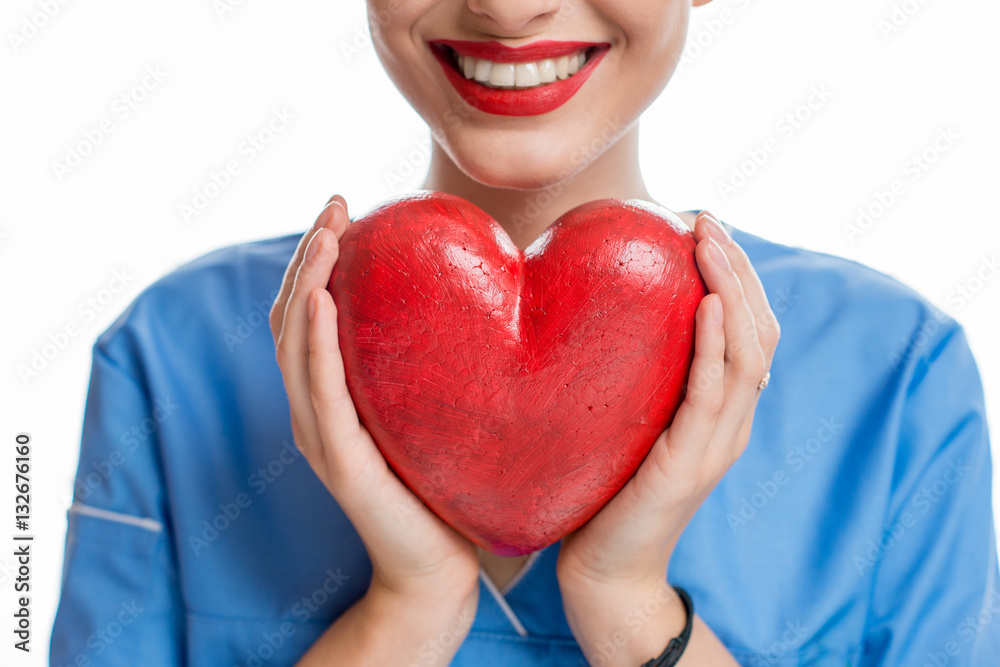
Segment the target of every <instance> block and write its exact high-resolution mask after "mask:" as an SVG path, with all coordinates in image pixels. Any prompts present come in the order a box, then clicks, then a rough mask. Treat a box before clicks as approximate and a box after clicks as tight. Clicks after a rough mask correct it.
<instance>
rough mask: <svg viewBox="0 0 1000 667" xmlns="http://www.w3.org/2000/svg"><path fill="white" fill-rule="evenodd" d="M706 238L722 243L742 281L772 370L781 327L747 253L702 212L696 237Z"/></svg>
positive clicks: (716, 222) (715, 220) (696, 221)
mask: <svg viewBox="0 0 1000 667" xmlns="http://www.w3.org/2000/svg"><path fill="white" fill-rule="evenodd" d="M706 236H710V237H711V238H714V239H715V240H716V241H717V242H718V243H719V245H720V246H721V247H722V249H723V251H724V252H725V253H726V257H727V259H729V263H730V265H731V266H732V267H733V270H734V271H735V272H736V275H737V276H738V277H739V279H740V284H741V285H742V286H743V292H744V294H745V295H746V299H747V303H749V304H750V310H751V312H752V313H753V316H754V323H755V324H756V326H757V337H758V339H759V340H760V341H761V343H762V345H763V347H764V352H765V356H766V358H767V368H770V367H771V358H772V357H773V355H774V350H775V348H776V347H777V345H778V338H779V337H780V335H781V327H780V326H779V324H778V318H777V317H776V316H775V315H774V311H773V310H772V309H771V305H770V304H769V303H768V300H767V292H765V290H764V285H763V284H762V283H761V281H760V277H759V276H758V275H757V272H756V271H755V270H754V268H753V265H752V264H751V263H750V258H749V257H748V256H747V254H746V251H744V250H743V248H741V247H740V245H739V244H738V243H736V241H734V240H733V239H732V237H731V236H729V234H728V233H727V232H726V230H725V228H724V227H723V225H722V223H721V222H719V219H718V218H716V217H715V216H714V215H712V214H711V213H710V212H708V211H702V212H701V213H699V214H698V217H697V218H696V220H695V238H696V239H697V240H699V241H700V240H701V239H703V238H705V237H706Z"/></svg>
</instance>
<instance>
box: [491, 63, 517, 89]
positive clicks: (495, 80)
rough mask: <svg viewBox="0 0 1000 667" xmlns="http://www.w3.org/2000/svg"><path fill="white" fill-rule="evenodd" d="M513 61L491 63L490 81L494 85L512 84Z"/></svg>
mask: <svg viewBox="0 0 1000 667" xmlns="http://www.w3.org/2000/svg"><path fill="white" fill-rule="evenodd" d="M514 81H515V79H514V63H493V71H492V72H491V73H490V83H491V84H493V85H494V86H513V85H514Z"/></svg>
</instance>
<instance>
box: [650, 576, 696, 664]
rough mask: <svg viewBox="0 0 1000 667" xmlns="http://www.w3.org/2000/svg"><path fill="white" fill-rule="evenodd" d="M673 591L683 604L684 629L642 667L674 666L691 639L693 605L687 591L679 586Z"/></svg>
mask: <svg viewBox="0 0 1000 667" xmlns="http://www.w3.org/2000/svg"><path fill="white" fill-rule="evenodd" d="M674 590H675V591H677V595H679V596H680V598H681V602H683V603H684V611H685V612H686V613H687V620H686V621H685V623H684V629H683V630H681V633H680V634H679V635H677V636H676V637H674V638H673V639H671V640H670V643H669V644H667V648H666V649H664V651H663V653H661V654H660V655H659V656H658V657H656V658H653V659H652V660H650V661H649V662H644V663H643V664H642V667H672V665H676V664H677V661H678V660H680V659H681V655H682V654H683V653H684V649H685V648H687V644H688V639H690V638H691V626H692V624H693V623H694V603H693V602H691V596H690V595H688V594H687V591H685V590H684V589H683V588H681V587H680V586H674Z"/></svg>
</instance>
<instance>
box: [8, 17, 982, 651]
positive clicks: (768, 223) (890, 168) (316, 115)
mask: <svg viewBox="0 0 1000 667" xmlns="http://www.w3.org/2000/svg"><path fill="white" fill-rule="evenodd" d="M578 1H580V0H578ZM46 4H48V5H51V7H50V10H49V11H50V12H51V13H53V14H54V15H53V16H51V18H48V17H46V16H44V14H42V13H40V12H42V9H41V8H42V7H43V6H45V5H46ZM53 8H54V10H53ZM894 9H895V10H896V12H897V13H896V14H895V19H896V22H897V24H899V25H898V29H897V30H893V31H892V32H890V33H885V31H884V30H883V29H880V25H879V24H880V22H882V21H886V22H888V21H891V20H892V18H893V16H894V14H893V12H894ZM227 10H231V11H227ZM723 11H727V12H728V14H725V15H724V16H723V14H722V12H723ZM723 18H725V19H726V20H725V21H724V20H723ZM998 18H1000V5H998V4H997V3H995V2H988V1H987V0H966V1H965V2H961V3H954V2H953V3H948V2H944V1H943V0H925V1H924V2H917V1H916V0H908V1H907V2H903V1H902V0H898V1H890V0H841V1H840V2H836V3H801V2H794V1H793V0H750V1H749V2H748V1H746V0H741V1H739V2H737V0H716V1H715V2H713V3H712V4H711V5H709V6H708V7H705V8H703V9H697V10H694V12H693V22H692V25H691V30H690V34H689V47H688V52H687V55H688V57H687V58H686V61H685V63H684V64H683V65H682V68H681V70H680V71H679V72H678V73H677V75H676V76H675V77H674V79H673V81H672V82H671V83H670V84H669V86H668V87H667V90H666V92H665V93H664V94H663V95H662V96H661V98H660V99H659V100H658V101H657V103H656V104H655V105H654V106H653V107H652V108H650V110H649V111H648V112H647V114H646V116H645V117H644V119H643V128H644V129H643V145H644V153H643V155H642V161H643V167H644V171H645V175H646V179H647V183H648V184H649V186H650V188H651V190H652V192H653V194H654V196H655V197H656V198H657V199H658V200H659V201H661V202H663V203H664V204H666V205H667V206H669V207H670V208H673V209H676V210H684V209H690V208H707V209H710V210H712V211H713V212H715V213H716V214H717V215H719V216H720V217H721V218H722V219H724V220H726V221H728V222H730V223H732V224H734V225H735V226H737V227H739V228H742V229H744V230H746V231H749V232H751V233H754V234H757V235H759V236H763V237H765V238H768V239H771V240H774V241H777V242H781V243H785V244H791V245H799V246H803V247H806V248H812V249H817V250H821V251H823V252H828V253H833V254H837V255H842V256H845V257H850V258H853V259H856V260H858V261H860V262H863V263H865V264H868V265H870V266H873V267H875V268H877V269H879V270H881V271H884V272H886V273H888V274H890V275H893V276H895V277H897V278H899V279H900V280H902V281H903V282H905V283H907V284H909V285H911V286H913V287H914V288H915V289H917V290H918V291H919V292H921V293H922V294H924V295H926V296H927V297H928V298H929V299H931V300H932V301H933V302H935V303H936V304H938V305H939V306H940V307H941V308H942V309H944V310H945V311H946V312H948V313H949V314H951V315H952V316H954V317H956V318H957V319H958V320H959V321H960V322H961V323H962V324H964V325H965V327H966V329H967V332H968V335H969V338H970V340H971V344H972V348H973V351H974V353H975V355H976V358H977V360H978V362H979V366H980V370H981V374H982V377H983V382H984V384H985V389H986V395H987V401H988V404H989V416H990V422H991V424H992V425H993V426H994V428H996V425H997V424H998V419H1000V352H998V351H997V346H996V344H995V342H996V333H997V325H998V315H997V314H998V312H1000V308H998V306H1000V279H998V278H996V277H995V276H993V275H992V274H991V273H990V274H989V277H990V278H992V280H989V279H987V280H985V281H984V282H982V283H981V285H980V289H979V290H978V292H977V293H976V295H975V297H974V298H973V299H972V300H970V301H968V302H966V303H963V304H961V305H959V304H957V303H956V302H954V301H950V300H949V298H948V297H949V294H950V293H952V291H953V290H955V289H956V287H957V286H958V285H960V284H966V282H967V281H969V280H970V278H975V276H976V275H977V272H978V271H980V270H981V269H983V267H985V266H986V265H985V264H984V263H983V262H984V258H986V259H989V258H990V257H993V256H994V254H995V253H997V252H1000V226H998V224H997V223H998V216H997V213H996V208H995V204H996V196H995V195H996V192H997V187H996V185H997V183H998V182H1000V168H998V166H997V155H998V149H1000V141H998V138H1000V133H998V131H997V129H996V123H997V119H998V118H1000V100H998V95H997V84H998V83H1000V76H998V75H1000V41H998V40H997V39H996V33H997V30H998V28H1000V21H998ZM885 25H891V24H889V23H887V24H885ZM33 26H40V27H37V29H33ZM883 27H884V26H883ZM12 35H13V36H22V37H24V36H25V35H27V36H28V37H24V39H23V43H18V44H15V43H14V42H15V41H16V38H15V39H14V40H13V41H12ZM366 35H367V25H366V20H365V13H364V5H363V4H362V3H361V2H360V0H352V1H351V2H327V3H315V2H313V3H309V2H305V1H304V0H282V1H281V2H278V1H277V0H274V1H270V2H269V1H267V0H242V1H240V0H231V1H230V2H228V3H227V1H226V0H220V1H219V2H216V1H215V0H200V1H198V2H191V1H187V2H151V1H149V0H128V1H126V0H103V1H102V2H100V3H98V2H84V1H82V0H81V1H78V2H77V1H71V0H64V1H63V2H62V3H59V2H56V1H55V0H48V1H43V0H4V2H3V6H2V9H0V36H2V43H0V121H2V122H0V283H2V284H3V286H4V287H3V288H2V292H0V298H2V312H3V313H4V325H3V328H2V332H3V333H2V335H3V350H4V357H3V363H2V364H0V391H2V392H3V393H2V396H0V415H2V425H0V426H2V429H0V438H2V442H3V444H2V449H0V451H2V452H4V454H3V457H2V458H0V470H5V471H7V472H5V473H4V474H3V475H2V476H0V479H2V480H4V481H3V483H2V484H0V499H2V502H0V508H2V510H0V523H2V525H3V526H4V527H3V528H2V529H0V540H2V541H3V545H9V544H11V543H10V542H9V540H10V537H11V535H12V534H13V532H14V530H13V527H12V526H10V527H8V523H7V521H8V520H10V521H11V523H12V521H13V519H12V518H11V519H8V518H7V517H10V516H11V515H12V514H13V489H12V481H13V480H12V477H13V474H12V470H11V468H12V467H13V460H12V459H13V453H12V451H11V450H12V445H13V438H14V434H15V433H17V432H19V431H27V432H29V433H31V435H32V437H33V439H34V458H33V474H32V478H33V492H32V514H33V517H32V532H33V533H34V534H35V535H36V540H37V541H36V542H35V545H34V550H35V551H34V553H35V556H34V560H33V562H32V603H31V604H32V611H33V627H34V635H33V642H32V646H33V649H34V650H33V653H32V654H31V656H30V657H26V656H24V655H22V654H20V653H15V652H14V651H13V649H12V648H11V644H12V639H11V637H12V635H11V632H10V629H9V627H8V626H10V625H11V619H10V615H9V612H10V611H12V609H13V599H12V598H13V596H12V584H13V582H12V577H13V576H14V571H13V568H12V558H11V555H10V554H11V553H12V550H13V549H12V547H10V548H9V547H8V546H2V545H0V566H2V567H0V586H2V590H3V607H2V614H0V618H2V619H3V620H2V621H0V637H2V638H3V640H2V643H3V647H2V653H0V656H4V657H2V658H0V662H3V663H4V664H8V665H42V664H45V663H46V662H47V660H46V658H45V656H46V655H47V647H48V640H49V634H50V627H51V624H52V620H53V617H54V613H55V608H56V603H57V600H58V593H59V591H58V587H59V576H60V568H61V563H62V552H63V540H64V535H65V527H66V522H65V511H66V508H67V507H68V505H69V502H70V491H71V486H72V480H73V475H74V473H75V468H76V462H77V456H78V447H79V436H80V425H81V421H82V416H83V407H84V399H85V392H86V388H87V381H88V377H89V372H90V349H91V345H92V344H93V341H94V339H95V338H96V337H97V335H98V334H99V333H100V332H101V331H103V330H104V328H105V327H107V326H108V325H109V324H110V323H111V321H112V320H113V319H114V318H115V317H116V316H117V315H118V314H119V313H120V312H121V311H122V310H123V309H124V308H125V307H126V306H127V305H128V304H129V302H130V301H131V300H132V299H133V298H134V297H135V296H136V294H138V292H139V291H140V290H142V289H143V288H144V287H145V286H146V285H148V284H149V283H150V282H152V281H154V280H156V279H157V278H159V277H160V276H162V275H163V274H165V273H166V272H168V271H170V270H171V269H173V268H174V267H176V266H177V265H178V264H180V263H182V262H185V261H188V260H190V259H193V258H195V257H197V256H199V255H201V254H203V253H205V252H207V251H209V250H211V249H214V248H217V247H219V246H222V245H227V244H231V243H236V242H240V241H245V240H250V239H257V238H263V237H270V236H276V235H280V234H286V233H290V232H300V231H302V230H304V229H305V228H306V226H308V225H310V224H311V223H312V221H313V219H314V218H315V216H316V214H317V213H318V212H319V210H320V208H321V207H322V205H323V204H324V202H325V201H326V199H327V198H328V197H329V196H330V195H332V194H334V193H342V194H344V195H345V196H346V197H347V200H348V202H349V203H350V205H351V209H352V211H353V212H354V213H359V212H362V211H363V210H365V209H367V208H368V207H370V206H371V205H373V204H375V203H376V202H378V201H380V200H382V199H385V198H387V197H389V196H392V195H395V194H399V193H401V192H404V191H406V190H407V189H413V188H415V187H416V186H417V185H418V184H419V183H420V181H421V176H422V174H423V171H424V169H425V167H426V156H425V154H423V153H421V145H422V144H424V143H425V142H426V138H427V131H426V129H425V127H424V126H423V124H422V122H421V121H420V119H419V117H418V116H416V114H415V113H414V112H413V111H412V110H411V109H410V108H409V107H408V106H407V105H406V103H405V101H404V100H403V99H402V98H401V97H400V96H399V95H398V93H397V92H396V91H395V89H394V87H393V86H392V84H391V83H390V82H389V81H388V79H387V78H386V76H385V75H384V74H383V73H382V70H381V68H380V66H379V63H378V61H377V58H376V57H375V54H374V52H373V51H372V49H371V46H370V45H369V44H368V43H367V41H366V39H367V37H366ZM147 68H153V69H155V68H159V69H160V70H161V71H162V72H164V73H165V78H163V80H162V81H160V82H159V83H155V84H154V85H148V86H147V88H146V89H145V90H143V89H142V81H143V78H144V76H145V75H144V72H146V71H147ZM147 83H153V80H152V79H147ZM137 86H138V87H139V89H138V90H136V92H132V91H133V90H135V89H136V87H137ZM817 88H825V89H826V90H827V91H829V93H831V96H830V98H829V99H828V100H826V101H825V102H823V103H822V104H819V103H818V100H817V98H813V106H814V107H817V108H815V109H812V110H810V109H808V107H804V108H802V109H800V107H801V105H803V104H807V103H808V102H809V100H810V97H811V95H812V93H811V91H812V90H814V89H817ZM122 95H126V96H130V95H131V96H132V99H133V105H134V106H135V108H134V109H129V114H128V115H127V117H123V115H124V114H123V113H122V112H121V110H122V109H123V106H122V102H121V101H120V98H121V96H122ZM140 98H141V101H140ZM274 109H279V110H280V109H284V110H287V112H288V113H290V114H291V115H292V116H293V120H291V121H290V122H289V123H288V125H287V127H286V128H285V129H283V130H282V131H281V132H280V133H278V134H277V135H276V136H275V137H274V139H273V141H272V142H271V143H270V144H268V145H267V146H266V148H265V149H264V150H262V151H261V152H259V153H258V154H257V155H256V157H255V159H254V160H252V161H248V160H247V159H246V156H245V155H241V153H240V151H239V147H240V145H241V143H242V142H243V141H245V139H246V137H247V136H248V135H249V134H255V133H257V132H259V131H261V130H262V129H264V128H265V127H266V126H267V123H268V121H269V119H270V118H271V116H272V114H273V110H274ZM796 111H799V112H800V113H801V114H802V115H801V117H802V118H803V119H805V120H803V122H801V124H800V127H799V128H798V129H797V130H796V131H795V132H794V134H793V135H792V136H790V137H789V136H787V135H788V132H787V131H784V132H783V131H782V130H781V129H780V128H779V126H778V123H779V122H780V121H781V119H782V118H783V117H785V115H786V114H788V113H793V114H794V113H796ZM103 118H109V119H111V123H112V125H111V131H110V133H108V134H107V135H106V136H104V137H103V139H102V140H101V142H100V144H99V145H97V146H96V148H94V149H93V151H92V152H90V154H89V155H87V156H86V157H84V158H83V160H82V164H80V165H79V166H78V167H76V168H74V169H72V170H71V171H70V172H69V173H63V174H61V176H60V175H59V174H57V172H56V170H55V168H54V164H55V163H56V162H64V161H65V160H66V155H67V152H68V151H69V150H70V149H71V148H72V147H74V146H76V145H78V143H79V142H81V141H85V138H86V134H87V132H88V131H90V132H91V133H93V131H94V130H95V129H97V128H99V127H100V123H101V120H102V119H103ZM942 128H951V130H952V132H953V133H954V134H956V135H957V139H955V140H954V141H953V142H952V143H951V144H950V145H948V146H947V150H945V151H943V152H940V153H939V154H938V155H937V156H936V158H937V159H936V161H935V162H934V163H933V164H932V165H930V167H929V168H928V169H927V170H926V171H921V172H920V177H919V178H918V179H916V180H913V179H912V178H911V176H910V175H909V173H911V172H908V171H906V170H907V163H908V161H910V160H911V158H912V157H913V156H914V155H919V154H921V153H923V152H924V151H925V149H931V148H932V147H933V145H934V139H935V136H936V135H937V133H938V131H939V129H942ZM772 137H773V138H775V139H776V141H777V144H772V145H771V146H772V148H773V147H774V146H775V145H776V146H777V149H776V150H774V151H772V154H770V155H769V156H768V160H767V162H766V163H765V164H764V165H763V166H762V167H759V168H758V169H756V171H755V173H753V174H752V175H750V176H749V177H748V178H747V179H746V183H745V184H744V185H742V186H741V187H739V188H737V189H736V191H735V193H733V194H731V195H729V196H723V195H722V194H721V193H720V191H719V187H718V185H719V183H720V182H723V181H726V180H728V179H730V178H731V177H732V172H733V169H737V170H739V169H740V168H741V163H743V162H744V161H745V160H746V159H747V158H748V151H754V149H759V148H761V147H763V146H764V145H765V142H766V140H768V139H769V138H772ZM939 145H940V144H939ZM932 152H933V150H932ZM931 157H934V156H933V155H932V156H931ZM233 159H235V160H239V161H240V162H241V166H242V169H241V172H240V173H239V174H238V175H237V176H236V177H234V178H233V179H232V182H231V183H230V184H229V185H228V186H227V187H225V188H224V189H222V190H221V192H219V193H218V196H217V197H215V198H213V199H212V200H211V201H210V203H209V205H208V206H207V208H205V210H204V211H203V212H201V213H200V214H198V215H196V216H194V217H193V218H192V219H191V220H189V221H185V220H184V217H183V216H182V215H181V213H180V206H181V205H182V204H184V203H191V202H192V200H193V198H194V196H195V191H196V190H199V189H203V188H204V187H205V186H206V184H208V183H210V182H211V180H210V179H211V174H212V172H213V171H217V170H219V169H221V168H223V167H224V166H225V164H226V162H227V161H229V160H233ZM746 171H750V169H747V170H746ZM410 172H412V173H410ZM387 174H388V175H403V176H404V182H403V183H402V184H401V185H397V186H396V187H390V184H389V181H390V180H391V178H387ZM407 174H409V175H408V176H407ZM894 179H900V180H901V181H903V186H904V187H903V190H902V194H901V195H899V196H897V197H896V200H895V201H894V202H893V203H892V204H891V205H889V206H888V208H887V210H886V211H885V212H884V214H883V215H881V217H879V218H878V219H877V220H874V222H873V224H871V225H870V226H869V227H868V228H867V229H866V230H863V233H861V234H860V235H859V236H857V237H856V238H854V239H853V240H851V239H849V238H848V235H847V233H846V232H845V225H847V224H851V223H854V222H855V220H856V218H857V209H858V207H860V206H865V207H867V206H869V205H870V204H872V202H875V201H877V193H878V191H884V190H887V189H888V188H889V186H890V184H891V183H892V181H893V180H894ZM115 271H125V272H126V273H127V274H128V275H130V276H131V278H130V279H129V280H128V282H127V284H126V285H125V287H124V289H123V290H120V291H119V292H118V293H117V294H111V293H110V291H108V292H102V290H106V289H107V288H108V287H109V286H114V287H117V286H118V284H117V283H114V284H112V282H111V281H112V278H113V276H114V272H115ZM987 273H989V272H988V271H987ZM975 285H976V283H975V281H973V282H972V284H971V286H972V287H975ZM104 297H107V298H108V300H107V302H106V303H105V304H103V305H101V306H100V308H101V310H100V312H99V313H97V314H96V317H92V318H91V317H89V316H85V315H84V314H83V311H80V310H78V308H79V306H80V304H81V303H85V302H86V300H87V299H101V298H104ZM72 324H76V325H77V326H78V327H79V333H78V334H77V335H76V336H73V337H71V338H69V340H68V341H67V342H66V344H65V346H64V347H63V348H62V349H59V351H58V353H57V354H56V355H55V356H54V357H53V358H52V359H50V360H48V362H47V366H46V367H45V368H44V370H42V371H41V372H40V373H39V375H38V376H37V377H32V378H29V379H28V380H26V381H25V380H23V379H22V378H21V377H20V376H19V374H18V366H20V365H28V364H29V363H30V359H31V355H32V354H33V352H34V351H36V350H40V349H41V348H42V346H43V345H45V344H46V343H48V342H49V340H50V338H49V337H50V335H53V336H54V335H56V334H57V333H58V332H60V331H64V330H65V328H66V326H67V325H72ZM57 337H58V336H57ZM994 439H996V436H995V434H994ZM995 486H996V485H995Z"/></svg>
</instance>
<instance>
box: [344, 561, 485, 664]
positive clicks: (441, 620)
mask: <svg viewBox="0 0 1000 667" xmlns="http://www.w3.org/2000/svg"><path fill="white" fill-rule="evenodd" d="M478 602H479V590H478V588H476V589H475V590H474V591H472V592H469V593H466V594H464V595H457V594H453V593H450V592H449V593H441V592H438V593H437V594H426V595H425V594H419V595H418V594H415V593H413V592H410V591H397V590H394V589H391V588H388V587H386V586H384V585H383V584H382V583H380V582H379V581H378V580H377V579H376V578H374V577H373V578H372V582H371V584H370V585H369V587H368V592H367V593H366V594H365V596H364V598H363V599H362V600H361V601H360V606H361V609H360V610H359V611H360V612H361V614H362V617H363V623H362V627H363V628H364V633H365V635H366V637H365V640H364V641H366V642H372V643H373V645H380V644H384V643H390V644H393V645H396V646H406V647H407V649H406V650H405V651H404V652H402V654H401V655H400V657H401V658H402V657H406V658H407V659H410V658H412V659H413V660H416V659H417V657H418V656H419V657H420V659H421V660H423V662H421V664H426V665H447V664H449V663H450V662H451V659H452V657H453V656H454V654H455V652H456V651H458V647H459V646H461V645H462V642H463V641H465V637H466V636H467V635H468V633H469V629H470V628H471V627H472V623H473V621H474V620H475V617H476V608H477V606H478ZM404 662H405V661H404ZM405 664H409V663H408V662H406V663H405Z"/></svg>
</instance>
